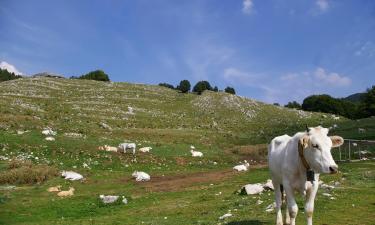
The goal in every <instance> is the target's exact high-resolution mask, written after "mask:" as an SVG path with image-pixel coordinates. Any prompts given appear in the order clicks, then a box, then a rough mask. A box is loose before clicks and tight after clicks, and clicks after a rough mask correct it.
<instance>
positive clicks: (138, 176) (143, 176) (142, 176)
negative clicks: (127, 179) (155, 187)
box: [132, 171, 150, 181]
mask: <svg viewBox="0 0 375 225" xmlns="http://www.w3.org/2000/svg"><path fill="white" fill-rule="evenodd" d="M132 177H135V180H136V181H149V180H150V175H148V174H147V173H145V172H138V171H135V172H134V173H133V174H132Z"/></svg>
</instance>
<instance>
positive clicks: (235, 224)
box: [227, 220, 266, 225]
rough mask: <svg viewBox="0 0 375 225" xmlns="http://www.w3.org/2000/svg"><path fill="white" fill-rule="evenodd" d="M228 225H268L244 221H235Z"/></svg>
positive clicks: (255, 221)
mask: <svg viewBox="0 0 375 225" xmlns="http://www.w3.org/2000/svg"><path fill="white" fill-rule="evenodd" d="M227 224H228V225H264V224H266V223H265V222H262V221H260V220H242V221H233V222H230V223H227Z"/></svg>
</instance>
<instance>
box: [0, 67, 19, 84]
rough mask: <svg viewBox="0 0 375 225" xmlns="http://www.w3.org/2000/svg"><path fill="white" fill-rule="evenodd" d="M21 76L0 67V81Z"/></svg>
mask: <svg viewBox="0 0 375 225" xmlns="http://www.w3.org/2000/svg"><path fill="white" fill-rule="evenodd" d="M21 77H22V76H20V75H15V74H14V73H10V72H9V71H8V70H6V69H0V82H2V81H7V80H14V79H18V78H21Z"/></svg>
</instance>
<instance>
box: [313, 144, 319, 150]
mask: <svg viewBox="0 0 375 225" xmlns="http://www.w3.org/2000/svg"><path fill="white" fill-rule="evenodd" d="M311 146H312V147H313V148H316V149H319V145H317V144H312V145H311Z"/></svg>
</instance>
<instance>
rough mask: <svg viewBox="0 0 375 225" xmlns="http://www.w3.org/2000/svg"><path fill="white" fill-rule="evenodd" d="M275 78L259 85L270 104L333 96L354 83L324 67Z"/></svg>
mask: <svg viewBox="0 0 375 225" xmlns="http://www.w3.org/2000/svg"><path fill="white" fill-rule="evenodd" d="M273 77H275V76H273ZM275 78H276V77H275ZM275 78H274V79H269V81H267V82H262V83H260V84H259V86H260V88H261V89H262V90H263V92H264V93H263V100H264V101H266V102H269V103H272V102H280V103H286V102H288V101H293V100H296V101H299V102H302V100H303V99H304V98H306V97H307V96H309V95H313V94H323V93H325V94H330V93H331V94H332V93H335V92H336V91H338V90H343V88H347V86H349V85H350V84H351V83H352V81H351V79H350V78H349V77H347V76H344V75H341V74H339V73H335V72H327V70H326V69H324V68H322V67H318V68H316V69H315V70H312V71H304V72H296V73H286V74H284V75H281V76H280V77H279V78H276V79H275Z"/></svg>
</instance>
